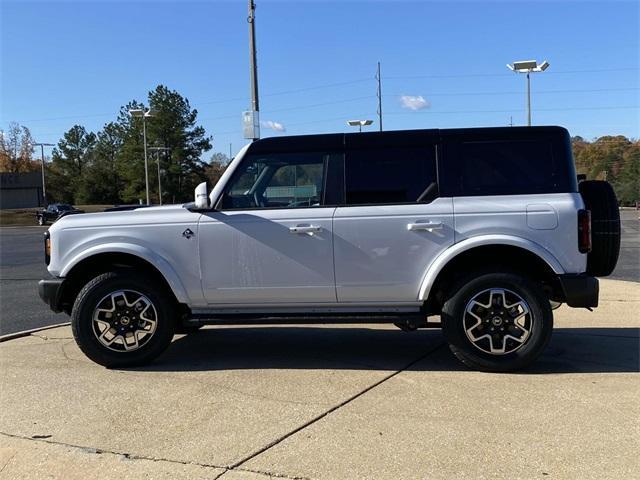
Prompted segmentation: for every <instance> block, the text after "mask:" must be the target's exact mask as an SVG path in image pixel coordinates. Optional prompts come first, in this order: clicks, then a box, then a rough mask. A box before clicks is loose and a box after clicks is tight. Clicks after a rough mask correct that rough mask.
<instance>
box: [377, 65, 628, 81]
mask: <svg viewBox="0 0 640 480" xmlns="http://www.w3.org/2000/svg"><path fill="white" fill-rule="evenodd" d="M633 70H638V67H624V68H598V69H589V70H560V71H558V70H555V71H553V72H547V73H548V74H549V75H564V74H574V73H602V72H623V71H633ZM511 76H512V75H511V74H510V73H457V74H427V75H397V76H390V77H385V78H386V79H389V80H397V79H411V78H469V77H511Z"/></svg>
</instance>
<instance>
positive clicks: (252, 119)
mask: <svg viewBox="0 0 640 480" xmlns="http://www.w3.org/2000/svg"><path fill="white" fill-rule="evenodd" d="M247 22H248V23H249V63H250V66H249V79H250V82H251V110H250V111H248V112H244V114H243V122H244V137H245V138H247V139H251V140H257V139H259V138H260V113H259V112H260V100H259V98H258V64H257V59H256V5H255V3H254V1H253V0H249V16H248V17H247Z"/></svg>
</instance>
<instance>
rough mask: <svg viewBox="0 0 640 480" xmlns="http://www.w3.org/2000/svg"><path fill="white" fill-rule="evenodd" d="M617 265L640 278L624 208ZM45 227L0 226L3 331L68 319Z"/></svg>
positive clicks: (638, 226) (639, 223)
mask: <svg viewBox="0 0 640 480" xmlns="http://www.w3.org/2000/svg"><path fill="white" fill-rule="evenodd" d="M621 214H622V245H621V248H620V259H619V260H618V266H617V267H616V270H615V271H614V272H613V274H612V275H611V276H610V277H609V278H613V279H617V280H630V281H634V282H640V220H639V219H638V212H637V211H636V210H623V211H622V212H621ZM45 230H46V227H0V314H1V315H0V335H5V334H8V333H13V332H18V331H21V330H28V329H31V328H38V327H44V326H47V325H55V324H57V323H62V322H67V321H68V320H69V317H68V316H67V315H65V314H62V313H59V314H55V313H53V312H51V310H49V307H47V306H46V305H45V304H44V303H43V302H42V300H40V297H39V296H38V280H40V279H41V278H46V277H48V276H49V274H48V272H47V269H46V266H45V264H44V252H43V239H42V234H43V232H44V231H45Z"/></svg>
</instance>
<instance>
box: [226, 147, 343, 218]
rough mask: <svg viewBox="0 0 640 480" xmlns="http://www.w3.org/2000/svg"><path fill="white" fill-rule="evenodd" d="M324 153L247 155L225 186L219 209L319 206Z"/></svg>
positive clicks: (322, 180) (324, 165)
mask: <svg viewBox="0 0 640 480" xmlns="http://www.w3.org/2000/svg"><path fill="white" fill-rule="evenodd" d="M330 156H331V155H330V154H326V153H314V152H305V153H276V154H265V155H249V156H247V158H245V159H244V160H243V162H242V164H241V165H240V167H239V168H238V170H237V171H236V172H235V173H234V176H233V178H232V180H231V181H230V182H229V184H228V185H227V188H226V190H225V193H224V196H223V199H222V208H223V209H226V210H228V209H242V208H302V207H317V206H319V205H321V204H322V202H323V193H324V183H325V181H324V178H325V170H326V165H327V160H328V158H329V157H330Z"/></svg>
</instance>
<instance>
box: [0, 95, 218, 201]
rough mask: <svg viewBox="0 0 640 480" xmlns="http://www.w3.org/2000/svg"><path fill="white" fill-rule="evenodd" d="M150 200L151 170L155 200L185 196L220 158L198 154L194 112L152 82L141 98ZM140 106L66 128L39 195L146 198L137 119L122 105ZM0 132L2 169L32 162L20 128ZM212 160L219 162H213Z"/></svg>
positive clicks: (34, 165) (200, 132)
mask: <svg viewBox="0 0 640 480" xmlns="http://www.w3.org/2000/svg"><path fill="white" fill-rule="evenodd" d="M145 103H146V105H148V108H149V109H150V115H149V116H147V117H146V118H145V122H146V136H147V147H148V153H147V158H148V172H149V191H150V200H151V203H156V204H157V203H159V200H160V198H159V194H158V191H159V186H158V174H160V176H161V189H162V197H163V198H162V200H163V203H177V202H184V201H190V200H192V199H193V189H194V188H195V186H196V185H197V184H198V183H200V182H202V181H203V179H205V178H207V177H211V178H210V181H215V180H217V178H218V177H219V171H220V170H221V169H222V166H221V165H220V164H223V165H224V164H226V163H227V162H228V158H227V157H226V156H225V155H223V154H215V155H214V156H213V157H212V161H211V162H209V163H207V162H204V161H202V160H201V158H202V156H203V154H204V153H205V152H207V151H209V150H211V148H212V138H211V137H210V136H208V135H207V134H206V132H205V130H204V128H203V127H202V126H199V125H197V116H198V112H197V110H195V109H192V108H191V106H190V104H189V101H188V100H187V99H186V98H184V97H182V96H181V95H180V94H179V93H178V92H176V91H172V90H170V89H168V88H167V87H165V86H162V85H159V86H158V87H157V88H156V89H155V90H153V91H151V92H149V95H148V98H147V101H146V102H145ZM143 108H145V106H144V105H143V104H142V103H141V102H139V101H137V100H134V101H131V102H129V103H128V104H126V105H124V106H123V107H121V108H120V112H119V115H118V117H117V119H115V120H114V121H111V122H108V123H107V124H105V125H104V127H103V128H102V130H100V131H99V132H97V133H94V132H91V131H87V130H86V129H85V127H83V126H82V125H74V126H73V127H72V128H71V129H69V130H68V131H67V132H66V133H65V134H64V135H63V137H62V138H61V139H60V141H59V142H58V143H57V145H56V146H55V148H54V149H53V152H52V155H51V161H50V162H48V163H47V166H46V175H45V176H46V187H47V201H48V202H49V203H52V202H65V203H74V204H122V203H138V202H139V201H140V200H142V201H143V202H144V201H146V188H145V167H144V142H143V119H142V117H141V116H132V115H131V114H130V110H134V109H143ZM4 140H5V136H4V135H3V142H2V143H3V144H2V151H1V152H0V155H2V158H1V159H0V169H1V170H2V171H10V172H21V171H32V170H34V169H39V168H40V162H38V161H34V158H35V159H37V158H38V155H37V154H38V153H39V152H38V151H34V150H33V147H32V145H31V144H32V143H33V140H32V138H31V134H30V133H29V130H28V129H27V128H26V127H20V126H18V125H15V124H13V125H11V128H10V129H9V132H8V134H7V135H6V142H5V141H4ZM219 163H220V164H219Z"/></svg>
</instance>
